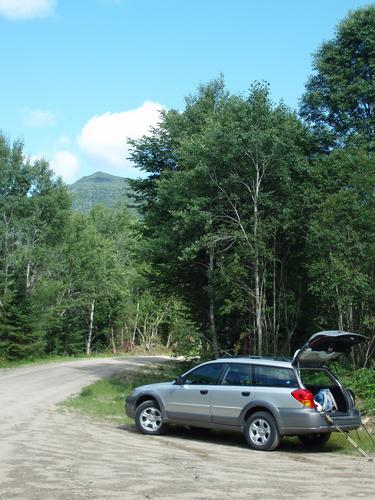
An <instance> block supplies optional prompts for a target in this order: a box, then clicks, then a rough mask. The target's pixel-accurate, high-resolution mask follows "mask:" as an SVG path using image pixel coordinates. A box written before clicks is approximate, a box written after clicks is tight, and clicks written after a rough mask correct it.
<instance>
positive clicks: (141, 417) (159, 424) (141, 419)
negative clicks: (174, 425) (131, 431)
mask: <svg viewBox="0 0 375 500" xmlns="http://www.w3.org/2000/svg"><path fill="white" fill-rule="evenodd" d="M134 419H135V425H136V426H137V429H138V430H139V432H141V433H142V434H149V435H152V436H160V435H161V434H164V433H165V431H166V427H167V426H166V424H165V423H163V416H162V414H161V411H160V408H159V405H158V404H157V402H156V401H155V400H152V399H151V400H150V401H145V402H144V403H142V404H140V405H139V406H138V408H137V409H136V411H135V416H134Z"/></svg>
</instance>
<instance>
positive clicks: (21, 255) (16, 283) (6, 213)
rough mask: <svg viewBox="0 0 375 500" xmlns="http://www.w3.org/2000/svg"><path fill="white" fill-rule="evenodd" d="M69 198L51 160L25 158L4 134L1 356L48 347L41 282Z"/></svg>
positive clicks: (0, 167)
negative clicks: (39, 289)
mask: <svg viewBox="0 0 375 500" xmlns="http://www.w3.org/2000/svg"><path fill="white" fill-rule="evenodd" d="M69 209H70V197H69V195H68V192H67V189H66V187H65V186H64V185H63V184H62V182H61V180H59V179H55V178H54V176H53V172H52V171H51V170H50V168H49V167H48V164H47V163H46V162H45V161H43V160H39V161H36V162H34V163H30V161H29V160H28V159H27V158H25V155H24V153H23V144H22V143H21V142H17V141H16V142H14V143H13V144H11V143H10V141H8V140H7V139H6V138H5V137H4V136H2V135H0V317H1V319H2V325H1V328H0V330H1V331H0V344H1V346H0V350H1V352H0V354H1V353H2V354H3V355H4V356H6V357H12V358H17V357H19V358H22V357H31V356H33V355H39V354H41V353H42V352H43V350H44V346H45V337H46V332H45V331H43V329H41V322H42V316H43V314H44V313H45V311H43V310H42V309H40V308H39V297H38V294H37V292H36V290H37V286H38V282H39V281H40V280H41V279H42V276H43V274H44V273H46V272H47V266H48V262H49V257H48V256H49V252H50V251H51V249H52V248H53V247H54V246H55V245H57V244H58V243H59V241H60V235H61V228H62V227H63V225H64V221H65V219H66V215H67V213H68V211H69Z"/></svg>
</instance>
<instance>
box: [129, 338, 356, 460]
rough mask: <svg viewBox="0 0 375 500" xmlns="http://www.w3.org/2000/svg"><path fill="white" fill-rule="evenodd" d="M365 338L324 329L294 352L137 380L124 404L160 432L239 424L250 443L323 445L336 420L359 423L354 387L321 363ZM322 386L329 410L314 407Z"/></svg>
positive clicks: (262, 446)
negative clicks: (291, 439)
mask: <svg viewBox="0 0 375 500" xmlns="http://www.w3.org/2000/svg"><path fill="white" fill-rule="evenodd" d="M364 339H365V337H363V336H362V335H359V334H355V333H348V332H343V331H339V330H333V331H323V332H319V333H316V334H315V335H313V336H312V337H311V338H310V339H309V340H308V341H307V342H306V344H305V345H304V346H303V347H301V349H299V350H298V351H296V353H295V355H294V357H293V359H289V360H286V359H280V358H271V357H256V356H233V357H224V358H219V359H216V360H212V361H208V362H206V363H202V364H200V365H198V366H196V367H194V368H192V369H191V370H189V371H188V372H186V373H184V374H183V375H181V376H179V377H177V378H176V379H175V380H174V381H171V382H164V383H156V384H150V385H145V386H142V387H137V388H136V389H135V390H134V391H133V393H132V394H131V395H129V396H128V397H127V399H126V403H125V411H126V414H127V415H128V416H129V417H131V418H133V419H134V420H135V424H136V426H137V428H138V430H139V431H140V432H141V433H142V434H150V435H160V434H163V433H164V432H165V431H166V429H167V427H168V425H169V424H182V425H187V426H190V427H200V428H206V429H227V430H237V431H240V432H243V433H244V435H245V438H246V440H247V443H248V444H249V446H250V447H251V448H252V449H254V450H262V451H271V450H274V449H276V448H277V447H278V445H279V443H280V440H281V438H282V437H283V436H298V437H299V438H300V440H301V441H302V443H304V444H305V445H306V446H316V445H323V444H325V443H326V442H327V441H328V439H329V437H330V435H331V433H332V432H334V431H337V427H339V429H341V430H342V431H350V430H353V429H357V428H358V427H359V426H360V425H361V415H360V412H359V411H358V409H357V408H356V407H355V401H354V396H353V393H352V392H351V391H350V390H349V389H347V388H345V387H344V386H343V385H342V384H341V383H340V382H339V380H338V379H337V378H336V377H335V375H334V374H333V373H332V372H331V371H330V369H329V368H328V366H327V364H328V363H329V362H330V361H333V360H336V359H337V358H338V357H339V356H340V355H342V354H344V353H347V352H349V351H350V349H351V348H352V347H353V346H354V345H357V344H359V343H360V342H362V341H363V340H364ZM321 389H329V391H330V394H331V395H332V396H333V400H334V401H335V404H336V408H335V409H334V411H333V410H331V411H329V412H327V411H318V409H317V408H318V404H317V403H316V402H315V400H314V398H315V396H316V395H317V394H318V393H319V391H321ZM328 414H329V415H328Z"/></svg>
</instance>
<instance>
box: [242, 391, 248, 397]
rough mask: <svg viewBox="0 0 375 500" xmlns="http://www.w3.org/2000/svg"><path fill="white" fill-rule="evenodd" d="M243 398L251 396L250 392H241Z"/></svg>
mask: <svg viewBox="0 0 375 500" xmlns="http://www.w3.org/2000/svg"><path fill="white" fill-rule="evenodd" d="M241 394H242V396H250V392H247V391H246V392H241Z"/></svg>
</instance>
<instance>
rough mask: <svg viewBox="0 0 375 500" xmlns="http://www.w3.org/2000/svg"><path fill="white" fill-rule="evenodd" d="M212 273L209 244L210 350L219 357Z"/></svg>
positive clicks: (212, 266)
mask: <svg viewBox="0 0 375 500" xmlns="http://www.w3.org/2000/svg"><path fill="white" fill-rule="evenodd" d="M213 274H214V250H213V247H212V246H210V249H209V264H208V274H207V278H208V302H209V311H208V317H209V324H210V333H211V342H212V351H213V354H214V356H215V358H218V357H219V349H218V345H217V332H216V324H215V301H214V286H213Z"/></svg>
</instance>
